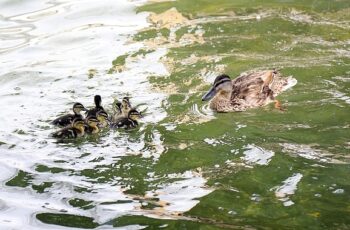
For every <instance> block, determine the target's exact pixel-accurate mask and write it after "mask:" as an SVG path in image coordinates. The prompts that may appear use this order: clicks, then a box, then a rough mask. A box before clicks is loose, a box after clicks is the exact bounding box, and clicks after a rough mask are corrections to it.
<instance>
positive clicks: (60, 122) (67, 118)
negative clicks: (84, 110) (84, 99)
mask: <svg viewBox="0 0 350 230" xmlns="http://www.w3.org/2000/svg"><path fill="white" fill-rule="evenodd" d="M75 118H83V117H82V116H81V115H80V114H67V115H64V116H61V117H59V118H56V119H55V120H53V121H52V124H53V125H56V126H60V127H65V126H67V125H70V124H72V122H73V120H74V119H75Z"/></svg>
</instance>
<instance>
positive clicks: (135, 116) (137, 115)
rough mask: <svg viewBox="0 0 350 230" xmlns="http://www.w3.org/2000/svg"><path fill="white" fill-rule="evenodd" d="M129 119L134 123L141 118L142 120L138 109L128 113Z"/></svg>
mask: <svg viewBox="0 0 350 230" xmlns="http://www.w3.org/2000/svg"><path fill="white" fill-rule="evenodd" d="M128 118H129V119H131V120H134V121H137V120H139V119H140V118H142V115H141V113H140V112H139V111H137V110H136V109H131V110H130V111H129V113H128Z"/></svg>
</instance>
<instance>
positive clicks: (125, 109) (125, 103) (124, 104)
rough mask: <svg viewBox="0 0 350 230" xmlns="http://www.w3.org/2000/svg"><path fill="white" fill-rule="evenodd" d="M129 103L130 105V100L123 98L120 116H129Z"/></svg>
mask: <svg viewBox="0 0 350 230" xmlns="http://www.w3.org/2000/svg"><path fill="white" fill-rule="evenodd" d="M131 108H132V107H131V103H130V99H129V97H124V98H123V100H122V106H121V110H122V115H123V116H124V117H127V116H128V114H129V111H130V110H131Z"/></svg>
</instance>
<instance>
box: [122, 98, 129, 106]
mask: <svg viewBox="0 0 350 230" xmlns="http://www.w3.org/2000/svg"><path fill="white" fill-rule="evenodd" d="M122 104H123V105H127V106H128V107H131V104H130V98H129V97H123V100H122Z"/></svg>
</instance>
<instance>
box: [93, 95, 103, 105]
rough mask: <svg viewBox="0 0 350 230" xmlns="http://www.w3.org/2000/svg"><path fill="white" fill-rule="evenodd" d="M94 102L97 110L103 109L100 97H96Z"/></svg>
mask: <svg viewBox="0 0 350 230" xmlns="http://www.w3.org/2000/svg"><path fill="white" fill-rule="evenodd" d="M94 101H95V105H96V108H99V107H101V103H102V98H101V96H100V95H95V97H94Z"/></svg>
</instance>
